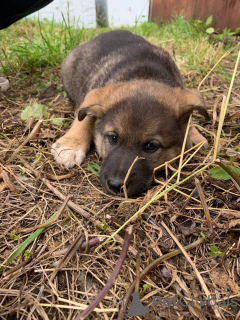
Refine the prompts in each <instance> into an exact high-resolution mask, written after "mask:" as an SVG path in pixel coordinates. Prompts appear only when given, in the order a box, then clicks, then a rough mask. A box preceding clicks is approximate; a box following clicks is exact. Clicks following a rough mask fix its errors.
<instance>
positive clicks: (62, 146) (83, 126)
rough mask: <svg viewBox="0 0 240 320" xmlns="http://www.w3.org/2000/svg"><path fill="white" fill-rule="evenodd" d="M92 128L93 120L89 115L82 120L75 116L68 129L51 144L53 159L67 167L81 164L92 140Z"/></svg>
mask: <svg viewBox="0 0 240 320" xmlns="http://www.w3.org/2000/svg"><path fill="white" fill-rule="evenodd" d="M93 128H94V121H93V119H91V118H90V117H86V118H85V119H84V120H83V121H78V119H77V118H75V119H74V121H73V124H72V126H71V128H70V129H69V131H68V132H67V133H66V134H65V135H64V136H62V137H61V138H60V139H58V140H57V141H56V143H54V144H53V146H52V149H51V152H52V154H53V155H54V157H55V160H56V161H57V162H58V163H60V164H64V165H65V166H66V167H67V168H71V167H73V166H74V165H75V164H81V163H82V162H83V161H84V159H85V157H86V154H87V152H88V150H89V149H90V146H91V143H92V141H93Z"/></svg>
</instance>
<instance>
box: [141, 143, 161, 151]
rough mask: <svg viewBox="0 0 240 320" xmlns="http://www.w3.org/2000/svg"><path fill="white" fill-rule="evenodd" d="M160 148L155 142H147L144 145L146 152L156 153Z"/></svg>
mask: <svg viewBox="0 0 240 320" xmlns="http://www.w3.org/2000/svg"><path fill="white" fill-rule="evenodd" d="M158 148H159V145H158V144H156V143H154V142H147V143H145V145H144V150H145V151H146V152H155V151H156V150H157V149H158Z"/></svg>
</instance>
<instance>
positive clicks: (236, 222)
mask: <svg viewBox="0 0 240 320" xmlns="http://www.w3.org/2000/svg"><path fill="white" fill-rule="evenodd" d="M237 225H240V219H234V220H231V221H230V222H229V226H228V227H229V228H233V227H236V226H237Z"/></svg>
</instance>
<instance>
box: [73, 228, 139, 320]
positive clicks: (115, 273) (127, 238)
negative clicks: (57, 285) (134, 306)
mask: <svg viewBox="0 0 240 320" xmlns="http://www.w3.org/2000/svg"><path fill="white" fill-rule="evenodd" d="M132 232H133V227H132V226H130V227H129V228H128V229H127V230H126V234H125V238H124V243H123V247H122V251H121V253H120V256H119V258H118V261H117V264H116V266H115V268H114V270H113V272H112V274H111V277H110V278H109V280H108V282H107V283H106V285H105V287H104V288H103V289H102V291H101V292H100V293H99V294H98V295H97V297H96V299H95V300H94V301H93V302H92V303H91V304H90V305H89V306H88V307H87V308H86V309H85V310H84V311H83V312H82V313H81V314H80V315H79V316H77V317H76V318H75V320H83V319H85V318H86V317H87V316H88V315H89V313H90V312H92V311H93V310H94V309H95V308H96V306H97V305H98V304H99V303H100V302H101V301H102V299H103V298H104V297H105V295H106V294H107V293H108V291H109V290H110V288H111V286H112V285H113V282H114V281H115V279H116V278H117V276H118V274H119V272H120V269H121V267H122V265H123V262H124V259H125V257H126V254H127V251H128V246H129V242H130V239H131V235H132Z"/></svg>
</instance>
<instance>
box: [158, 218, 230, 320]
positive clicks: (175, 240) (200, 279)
mask: <svg viewBox="0 0 240 320" xmlns="http://www.w3.org/2000/svg"><path fill="white" fill-rule="evenodd" d="M161 224H162V226H163V227H164V228H165V229H166V231H167V232H168V234H169V235H170V236H171V238H172V239H173V240H174V242H175V243H176V244H177V246H178V247H179V249H180V250H181V251H182V253H183V254H184V256H185V258H186V259H187V261H188V262H189V263H190V265H191V267H192V268H193V271H194V273H195V275H196V277H197V278H198V280H199V282H200V284H201V286H202V288H203V291H204V292H205V294H206V296H207V297H211V295H210V292H209V290H208V287H207V286H206V284H205V282H204V280H203V278H202V276H201V274H200V272H199V271H198V269H197V268H196V266H195V264H194V263H193V262H192V260H191V259H190V257H189V255H188V254H187V252H186V250H185V249H184V247H183V246H182V245H181V243H180V242H179V241H178V239H177V238H176V237H175V236H174V234H173V233H172V232H171V230H170V229H169V228H168V226H167V225H166V224H165V223H164V222H163V221H162V222H161ZM212 308H213V310H214V312H215V315H216V317H217V318H218V319H225V317H224V316H223V314H222V313H221V311H220V309H219V306H218V305H212Z"/></svg>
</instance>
